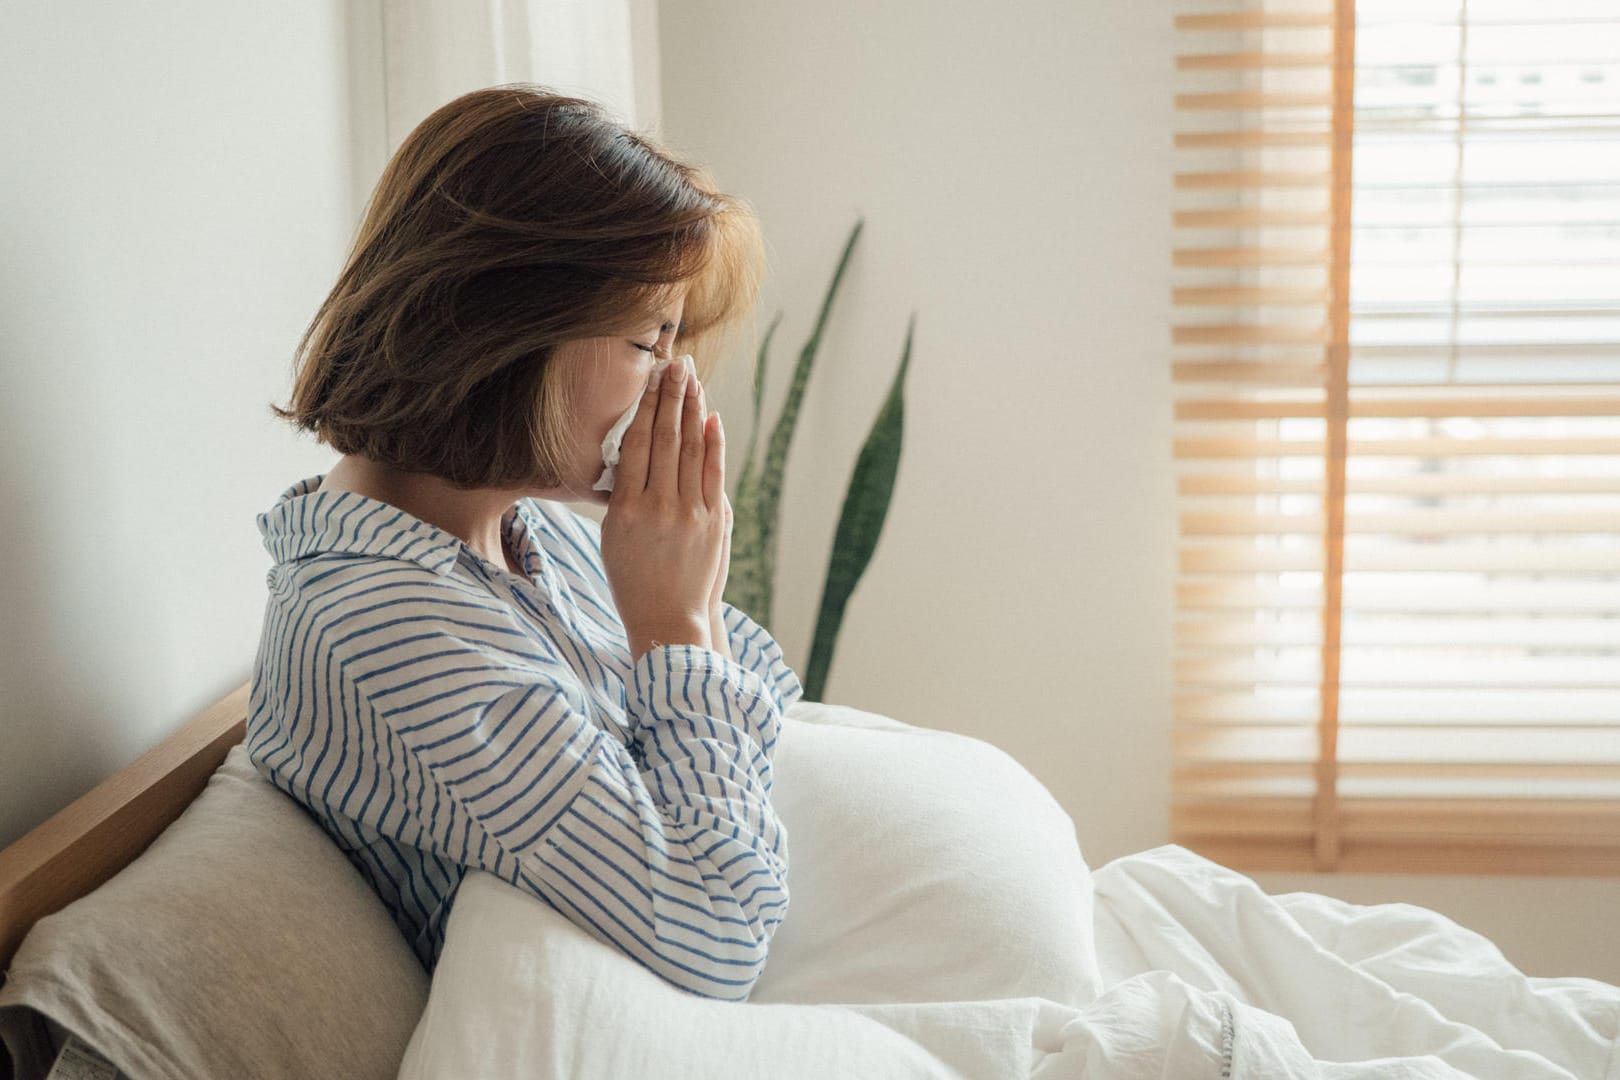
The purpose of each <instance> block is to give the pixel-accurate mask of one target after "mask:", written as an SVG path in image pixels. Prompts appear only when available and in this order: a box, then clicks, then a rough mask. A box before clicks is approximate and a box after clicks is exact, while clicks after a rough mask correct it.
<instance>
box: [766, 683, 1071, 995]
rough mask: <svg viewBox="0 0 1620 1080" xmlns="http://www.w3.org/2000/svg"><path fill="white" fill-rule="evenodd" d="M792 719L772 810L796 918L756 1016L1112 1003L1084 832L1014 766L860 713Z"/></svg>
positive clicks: (834, 708)
mask: <svg viewBox="0 0 1620 1080" xmlns="http://www.w3.org/2000/svg"><path fill="white" fill-rule="evenodd" d="M788 717H790V720H789V722H788V723H786V724H784V727H791V728H792V729H793V731H792V734H791V736H789V735H784V737H783V739H782V741H781V743H780V744H779V745H778V747H777V758H776V761H775V765H774V769H773V771H774V773H775V780H774V782H773V787H772V793H771V799H772V803H773V804H774V805H775V806H776V808H777V812H778V813H779V814H780V815H781V816H782V822H783V824H784V825H785V826H786V827H787V831H788V893H789V901H788V914H787V917H786V918H785V919H784V920H783V921H782V924H781V926H779V927H778V928H777V931H776V935H775V937H773V938H772V940H771V952H770V958H769V960H768V961H767V962H766V965H765V970H764V972H763V973H761V975H760V978H759V981H758V982H757V983H756V984H755V986H754V992H753V994H752V995H751V996H750V1000H751V1001H759V1002H770V1001H811V1002H814V1001H838V1002H901V1001H905V1002H915V1001H972V1000H981V1001H982V1000H991V999H997V998H1013V997H1023V996H1034V997H1043V998H1047V999H1048V1000H1051V1001H1058V1002H1066V1003H1069V1004H1073V1005H1076V1006H1083V1005H1085V1004H1087V1003H1089V1002H1090V1001H1091V1000H1092V999H1093V998H1095V997H1096V996H1097V994H1098V993H1100V991H1101V989H1102V976H1101V974H1100V973H1099V972H1098V970H1097V960H1096V952H1095V949H1094V947H1093V938H1092V934H1093V930H1092V886H1091V872H1090V870H1089V869H1088V868H1087V866H1086V862H1085V859H1084V858H1083V857H1082V855H1081V852H1080V845H1079V843H1078V841H1077V840H1076V837H1075V829H1074V821H1073V819H1072V818H1070V817H1069V815H1068V814H1067V813H1066V812H1065V811H1064V809H1063V807H1062V806H1060V805H1059V804H1058V802H1057V800H1056V799H1054V798H1053V797H1052V793H1051V792H1049V791H1047V790H1046V788H1045V786H1043V785H1042V784H1041V782H1040V781H1039V780H1037V779H1036V778H1035V777H1034V776H1033V775H1032V774H1031V773H1030V772H1029V771H1028V770H1027V769H1025V768H1024V767H1023V766H1022V765H1020V764H1019V763H1018V761H1017V760H1016V759H1014V758H1013V757H1012V756H1011V755H1009V754H1008V753H1006V751H1004V750H1002V749H1000V748H999V747H997V746H994V745H993V744H991V743H988V742H984V741H983V740H980V739H975V738H973V737H971V736H968V735H962V734H958V733H956V732H950V731H942V730H936V729H933V728H925V727H916V726H913V725H910V724H906V723H903V722H901V721H899V720H895V719H893V718H892V717H885V716H879V715H877V714H874V713H867V712H862V711H861V710H859V709H853V708H849V707H848V706H842V705H828V704H824V703H817V702H804V701H800V702H796V703H795V704H794V706H793V707H791V708H790V709H789V712H788Z"/></svg>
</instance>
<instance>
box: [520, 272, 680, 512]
mask: <svg viewBox="0 0 1620 1080" xmlns="http://www.w3.org/2000/svg"><path fill="white" fill-rule="evenodd" d="M685 307H686V298H685V295H684V293H683V294H682V295H681V296H679V297H677V299H676V300H675V301H674V304H673V306H671V307H670V308H669V309H668V310H667V311H665V312H664V315H663V318H662V319H661V320H654V321H652V322H650V323H649V324H648V325H647V326H641V327H633V328H631V329H630V330H629V331H628V332H626V333H624V334H618V335H613V336H610V337H595V338H578V339H575V340H573V341H565V342H563V343H562V344H561V345H559V346H558V347H557V352H556V354H555V355H554V356H553V357H552V363H554V364H561V365H562V370H561V371H560V372H559V374H560V375H562V376H563V377H564V378H565V379H567V380H569V382H570V384H571V388H572V390H573V399H574V405H575V408H576V411H577V415H578V419H579V424H578V426H577V427H576V428H575V430H574V438H573V441H572V449H571V452H570V453H569V456H568V462H567V465H566V472H565V475H564V477H563V484H562V487H561V488H560V489H558V490H554V491H547V492H544V493H542V494H541V497H543V498H549V499H561V500H565V501H572V502H593V503H597V504H599V505H603V506H606V505H607V501H608V495H609V493H608V492H606V491H596V490H594V489H593V485H594V484H595V483H596V481H597V480H598V479H599V478H600V477H601V475H602V440H603V439H604V438H606V437H607V433H608V429H609V428H611V427H613V425H614V423H615V422H616V421H617V420H618V419H619V417H621V416H623V415H624V411H625V410H626V409H628V408H629V407H630V406H631V405H632V404H634V403H635V402H636V400H637V399H638V398H640V396H641V392H642V391H643V390H644V389H646V386H647V376H648V375H649V374H650V373H651V372H652V368H653V364H654V363H655V362H656V361H657V360H659V359H661V358H663V357H668V356H672V355H674V348H675V339H676V336H677V334H678V332H679V328H680V325H681V313H682V311H683V310H684V309H685Z"/></svg>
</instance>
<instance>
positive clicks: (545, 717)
mask: <svg viewBox="0 0 1620 1080" xmlns="http://www.w3.org/2000/svg"><path fill="white" fill-rule="evenodd" d="M371 659H372V660H373V663H372V664H371V667H370V670H366V667H367V665H366V663H364V662H362V663H360V664H347V665H344V668H343V670H344V671H345V672H350V673H353V674H351V678H352V679H353V682H354V683H355V689H356V696H357V697H360V698H362V699H363V700H364V701H365V702H366V703H367V704H368V705H369V707H370V708H371V709H372V710H373V711H374V712H375V714H376V716H377V718H378V719H380V720H381V721H382V722H383V723H384V724H386V726H387V728H388V729H389V730H390V731H391V733H392V734H393V735H394V736H396V737H397V738H398V740H399V741H400V742H401V743H402V744H403V745H404V746H405V748H406V749H407V751H408V752H409V753H410V754H411V755H412V756H413V757H415V758H416V759H417V761H418V762H419V764H420V765H421V767H422V770H423V773H424V774H425V776H426V777H427V778H428V779H427V783H426V786H427V787H429V788H431V790H426V791H423V792H420V793H418V796H419V797H418V798H417V799H415V800H414V802H415V804H416V806H417V807H418V810H419V817H421V818H422V819H424V820H425V821H426V823H427V824H426V830H425V831H426V836H425V838H424V839H425V840H426V841H427V842H428V843H431V845H432V846H434V847H435V848H437V849H439V850H440V851H441V853H443V854H444V855H445V856H446V857H447V858H450V859H452V860H454V861H456V862H458V863H460V864H462V865H467V866H473V867H477V868H480V869H484V870H488V871H490V872H491V873H494V874H496V875H497V876H499V877H501V878H503V879H505V880H507V881H509V882H511V883H512V884H514V885H516V886H518V887H519V888H522V889H525V890H526V891H528V892H530V893H532V894H534V895H537V896H539V897H540V898H542V899H544V900H545V901H547V902H548V903H549V904H550V905H551V906H552V907H553V908H555V909H556V910H557V911H559V912H561V913H562V914H563V915H565V916H566V917H567V918H569V919H570V921H572V922H574V923H575V924H576V925H578V926H580V927H581V928H583V929H584V930H586V931H587V932H588V933H590V934H591V935H592V936H593V937H595V938H596V939H597V940H599V941H602V942H604V943H607V944H610V945H612V946H614V947H616V948H617V949H619V950H620V951H622V952H624V953H625V954H627V955H628V956H630V957H632V958H633V959H635V960H637V961H639V962H640V963H641V964H643V965H644V966H645V967H647V968H649V969H650V970H652V971H653V972H655V973H657V974H658V975H660V976H662V977H663V978H664V979H665V980H666V981H668V982H670V983H672V984H673V985H675V986H678V987H680V988H682V989H684V990H687V991H689V992H691V993H694V994H698V995H701V996H704V997H710V998H717V999H723V1000H731V1001H742V1000H746V999H747V997H748V995H749V994H750V993H751V992H752V989H753V985H754V983H755V981H756V980H757V979H758V978H759V975H760V973H761V972H762V971H763V970H764V966H765V962H766V957H767V953H768V950H769V944H770V940H771V938H772V936H773V935H774V933H775V931H776V927H777V926H778V925H779V924H780V923H781V921H782V919H783V917H784V915H785V914H786V912H787V908H788V900H789V896H788V888H787V870H788V849H787V840H788V837H787V831H786V829H785V828H784V827H783V825H782V823H781V821H780V820H779V819H778V818H777V815H776V812H775V810H774V809H773V808H772V806H771V802H770V791H771V763H772V757H773V754H774V751H775V749H776V744H777V740H778V738H779V736H780V732H781V722H782V717H781V711H780V708H779V704H778V702H779V700H780V699H779V698H778V697H777V696H776V695H775V694H774V693H773V692H772V689H771V688H770V687H769V686H767V684H766V683H765V682H764V680H763V679H761V677H760V676H759V675H758V674H756V673H755V672H754V671H752V670H750V669H748V668H747V667H744V666H743V665H742V664H740V663H737V662H734V661H731V660H727V659H726V658H725V657H724V656H721V655H720V654H719V653H716V652H714V651H712V650H709V649H704V648H701V647H698V646H693V645H664V646H659V647H657V648H654V649H651V650H649V651H648V652H647V653H645V654H644V655H643V656H642V657H641V658H640V659H639V660H638V661H637V662H636V664H635V666H634V669H633V671H632V677H631V680H630V685H629V686H628V687H627V692H626V699H627V700H626V704H627V707H628V709H629V711H630V712H631V713H632V714H633V715H634V717H635V719H636V721H637V722H636V723H635V724H633V725H631V726H632V728H633V730H634V735H633V742H634V744H635V749H636V751H637V753H635V754H632V753H631V752H630V749H629V748H627V747H626V746H625V745H624V744H623V743H621V742H619V740H618V739H617V738H616V737H614V736H613V735H611V734H609V733H608V731H606V730H605V729H604V728H603V727H600V726H598V725H597V724H596V723H595V722H593V720H592V719H591V716H590V712H591V709H592V708H593V707H596V708H600V707H602V706H601V704H600V701H599V700H598V701H596V702H592V700H591V695H592V694H594V693H596V691H595V690H594V689H593V688H591V687H588V686H586V685H585V684H584V683H582V682H581V681H579V680H578V679H577V678H575V677H574V676H573V672H572V670H571V669H569V668H567V667H566V666H564V665H561V664H560V663H558V664H544V663H537V662H536V661H538V660H541V659H542V658H539V657H534V656H527V657H521V658H520V657H514V656H513V655H511V654H509V653H506V652H504V651H501V652H495V651H486V649H485V648H484V647H483V646H482V645H480V644H477V643H473V642H469V641H467V640H466V639H465V638H464V637H463V636H461V635H459V634H452V633H449V632H443V633H430V634H416V635H412V637H411V638H410V639H409V640H408V641H407V642H405V643H404V644H403V645H402V646H401V647H400V648H397V649H393V650H390V651H389V652H388V653H387V654H386V655H385V656H378V657H375V658H371ZM378 661H386V662H385V663H382V662H378ZM423 668H425V669H427V671H432V672H437V674H436V675H432V674H427V671H423V670H421V669H423ZM407 673H409V674H407ZM424 676H425V677H424ZM430 807H431V809H430Z"/></svg>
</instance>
